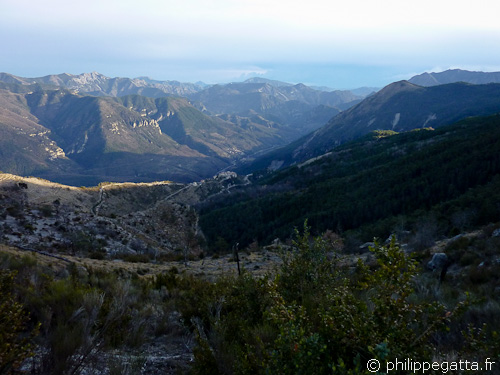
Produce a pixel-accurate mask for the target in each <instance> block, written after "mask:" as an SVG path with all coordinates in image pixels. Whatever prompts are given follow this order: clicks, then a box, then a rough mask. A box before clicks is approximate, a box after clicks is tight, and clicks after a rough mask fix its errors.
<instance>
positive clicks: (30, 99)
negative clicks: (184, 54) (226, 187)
mask: <svg viewBox="0 0 500 375" xmlns="http://www.w3.org/2000/svg"><path fill="white" fill-rule="evenodd" d="M0 104H1V106H0V133H1V135H2V137H0V170H2V171H4V172H10V173H15V174H20V175H28V174H31V175H35V176H39V177H43V178H47V179H50V180H53V181H57V182H63V183H68V184H75V185H91V184H96V183H98V182H100V181H106V180H108V181H153V180H175V181H183V182H186V181H195V180H200V179H203V178H206V177H211V176H213V175H214V174H216V173H217V172H218V171H219V170H221V169H223V168H225V167H228V166H229V165H230V164H231V163H232V162H233V161H235V160H237V159H238V158H241V157H244V156H246V155H249V154H252V153H255V152H258V151H260V150H264V149H269V148H272V147H275V146H277V145H284V144H286V143H287V142H288V141H289V140H290V138H291V137H293V134H291V133H292V132H291V131H290V130H289V129H287V128H283V126H281V125H280V124H273V125H274V126H270V123H269V122H267V121H265V120H262V121H259V119H258V116H257V117H256V118H254V119H253V121H247V122H245V121H241V122H240V123H234V122H231V121H228V120H227V119H224V118H222V117H212V116H207V115H206V114H203V113H201V112H200V111H198V110H197V109H196V108H195V107H193V106H192V105H191V104H190V103H189V101H188V100H187V99H185V98H179V97H162V98H148V97H143V96H137V95H133V96H125V97H119V98H112V97H96V96H89V95H80V94H76V93H74V92H71V91H68V90H66V89H57V90H46V89H42V88H41V87H40V84H35V85H31V86H27V85H24V84H22V85H19V84H6V83H1V84H0Z"/></svg>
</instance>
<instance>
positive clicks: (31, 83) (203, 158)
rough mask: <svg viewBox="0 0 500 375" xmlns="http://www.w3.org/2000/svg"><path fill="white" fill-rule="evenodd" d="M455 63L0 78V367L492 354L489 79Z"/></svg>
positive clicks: (496, 195)
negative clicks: (333, 79) (363, 71)
mask: <svg viewBox="0 0 500 375" xmlns="http://www.w3.org/2000/svg"><path fill="white" fill-rule="evenodd" d="M472 73H474V72H464V71H449V72H443V73H441V74H424V75H421V76H417V77H414V78H412V79H410V80H409V81H399V82H395V83H393V84H390V85H388V86H386V87H384V88H382V89H381V90H379V91H377V92H372V93H369V94H368V95H367V96H366V97H364V98H363V97H360V96H357V95H355V94H354V93H353V92H350V91H349V92H348V91H321V90H316V89H313V88H310V87H307V86H305V85H301V84H298V85H295V84H287V83H284V82H279V81H270V80H264V79H257V78H255V79H250V80H247V81H245V82H241V83H232V84H224V85H205V84H203V83H196V84H185V83H180V82H176V81H155V80H152V79H147V78H137V79H125V78H114V79H112V78H108V77H105V76H103V75H101V74H99V73H89V74H82V75H79V76H73V75H68V74H63V75H57V76H56V75H54V76H47V77H41V78H36V79H27V78H20V77H15V76H12V75H9V74H2V75H0V81H1V82H0V170H2V172H1V173H0V291H1V292H2V293H1V296H2V301H1V303H0V330H1V332H6V333H8V336H5V337H8V339H6V340H7V341H8V344H9V345H7V346H2V344H3V342H2V341H1V340H0V372H2V371H3V369H4V368H7V367H1V366H10V367H9V368H13V369H16V371H21V372H24V373H26V374H69V373H72V374H121V375H124V374H125V375H126V374H179V373H181V374H188V373H189V374H200V375H201V374H207V373H209V374H248V373H252V374H269V373H273V374H274V373H276V374H293V373H296V370H297V369H298V368H299V369H303V370H304V371H306V370H307V369H309V370H310V369H314V371H315V372H314V373H318V374H323V373H325V374H326V373H334V374H345V373H350V374H356V375H361V374H367V370H366V362H367V361H368V359H369V358H377V359H378V360H380V361H384V360H387V358H392V357H398V358H399V357H401V358H402V357H405V356H411V357H412V358H423V359H430V358H433V360H436V361H438V362H439V363H444V361H457V360H459V359H464V358H465V359H468V360H475V361H484V360H485V358H490V359H493V360H496V359H498V362H499V363H500V358H499V357H498V353H499V352H500V342H499V340H498V334H497V332H499V329H500V326H499V322H498V319H497V317H498V314H499V313H500V303H499V300H500V278H499V276H498V275H499V271H500V152H499V151H500V85H499V84H498V83H496V81H495V79H496V78H495V77H496V75H494V74H491V75H490V76H488V77H486V76H484V75H482V74H479V75H478V74H472ZM485 77H486V78H485ZM462 78H463V81H466V80H467V79H469V80H471V81H473V82H469V83H464V82H461V80H462ZM484 79H486V81H488V82H486V83H483V80H484ZM457 80H460V81H457ZM478 80H479V81H478ZM418 82H420V83H419V84H417V83H418ZM479 82H481V83H479ZM434 83H437V84H434ZM440 83H444V84H440ZM5 322H8V323H5ZM235 332H237V334H235ZM9 340H10V341H9ZM7 341H6V342H7ZM11 344H12V345H11ZM6 371H9V370H8V369H7V370H6ZM7 373H8V372H7ZM306 373H307V372H306ZM493 373H495V372H493Z"/></svg>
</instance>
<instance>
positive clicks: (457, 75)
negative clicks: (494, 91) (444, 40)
mask: <svg viewBox="0 0 500 375" xmlns="http://www.w3.org/2000/svg"><path fill="white" fill-rule="evenodd" d="M409 82H410V83H413V84H415V85H419V86H426V87H429V86H437V85H444V84H447V83H455V82H466V83H473V84H476V85H480V84H486V83H500V72H492V73H485V72H471V71H468V70H460V69H451V70H446V71H444V72H440V73H422V74H419V75H417V76H414V77H412V78H411V79H410V80H409Z"/></svg>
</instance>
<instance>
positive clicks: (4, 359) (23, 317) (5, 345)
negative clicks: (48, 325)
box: [0, 270, 39, 375]
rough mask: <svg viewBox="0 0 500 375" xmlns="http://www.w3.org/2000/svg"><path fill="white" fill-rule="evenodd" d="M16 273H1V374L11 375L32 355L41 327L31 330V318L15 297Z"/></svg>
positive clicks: (3, 271)
mask: <svg viewBox="0 0 500 375" xmlns="http://www.w3.org/2000/svg"><path fill="white" fill-rule="evenodd" d="M14 276H15V272H9V271H5V270H2V271H0V374H2V375H3V374H10V373H13V371H15V370H17V369H18V368H19V366H20V365H21V364H22V362H23V361H24V360H25V359H26V358H28V357H30V356H31V355H32V351H31V350H32V341H33V339H34V338H35V336H36V335H37V334H38V329H39V326H38V325H36V326H35V328H31V329H30V328H29V325H28V323H29V320H30V319H29V316H28V314H27V313H26V311H25V309H24V306H23V305H22V304H20V303H19V302H18V301H16V299H15V298H14V295H13V280H14Z"/></svg>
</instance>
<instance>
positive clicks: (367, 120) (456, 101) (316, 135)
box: [240, 81, 500, 172]
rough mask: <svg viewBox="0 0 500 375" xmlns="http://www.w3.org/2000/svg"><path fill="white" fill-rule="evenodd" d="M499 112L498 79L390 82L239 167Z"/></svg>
mask: <svg viewBox="0 0 500 375" xmlns="http://www.w3.org/2000/svg"><path fill="white" fill-rule="evenodd" d="M499 111H500V84H488V85H471V84H466V83H453V84H448V85H440V86H432V87H421V86H417V85H414V84H412V83H409V82H407V81H401V82H395V83H392V84H390V85H388V86H386V87H385V88H383V89H382V90H380V91H379V92H377V93H376V94H374V95H372V96H369V97H367V98H366V99H364V100H363V101H362V102H361V103H359V104H357V105H355V106H354V107H352V108H349V109H348V110H345V111H343V112H342V113H340V114H339V115H337V116H335V117H333V118H332V119H331V120H330V121H329V122H328V123H327V124H326V125H325V126H323V127H321V128H320V129H318V130H316V131H315V132H313V133H311V134H309V135H307V136H305V137H303V138H301V139H299V140H297V141H295V142H293V143H291V144H290V145H288V146H286V147H285V148H283V149H279V150H276V151H273V152H271V153H269V154H268V155H265V156H264V157H263V158H261V159H260V160H256V161H255V163H254V164H253V165H250V166H247V167H246V168H242V169H241V170H240V171H245V172H248V171H251V170H255V169H263V168H267V167H269V166H270V165H271V164H272V163H274V164H277V163H281V165H284V166H286V165H291V164H294V163H300V162H302V161H305V160H307V159H309V158H312V157H316V156H319V155H321V154H323V153H325V152H327V151H329V150H331V149H332V148H334V147H336V146H338V145H340V144H342V143H344V142H347V141H350V140H353V139H356V138H358V137H360V136H363V135H365V134H367V133H369V132H371V131H374V130H393V131H408V130H411V129H417V128H424V127H433V128H438V127H441V126H444V125H448V124H451V123H453V122H455V121H458V120H460V119H463V118H466V117H470V116H483V115H490V114H493V113H497V112H499Z"/></svg>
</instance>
